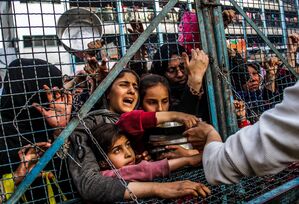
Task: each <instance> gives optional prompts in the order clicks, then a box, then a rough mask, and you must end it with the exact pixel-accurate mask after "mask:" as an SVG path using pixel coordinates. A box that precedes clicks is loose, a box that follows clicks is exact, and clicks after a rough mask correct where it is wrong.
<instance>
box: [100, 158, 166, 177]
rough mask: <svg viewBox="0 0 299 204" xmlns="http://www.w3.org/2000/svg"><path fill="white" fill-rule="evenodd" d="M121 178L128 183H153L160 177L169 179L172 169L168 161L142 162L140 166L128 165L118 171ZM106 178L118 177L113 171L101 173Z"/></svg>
mask: <svg viewBox="0 0 299 204" xmlns="http://www.w3.org/2000/svg"><path fill="white" fill-rule="evenodd" d="M118 171H119V173H120V175H121V177H122V178H123V179H124V180H126V181H152V180H153V179H154V178H158V177H168V176H169V174H170V168H169V165H168V160H167V159H163V160H160V161H154V162H152V161H150V162H149V161H145V160H144V161H142V162H140V163H139V164H135V165H128V166H124V167H122V168H120V169H118ZM100 173H101V174H102V175H103V176H106V177H116V175H115V173H114V171H113V170H106V171H101V172H100Z"/></svg>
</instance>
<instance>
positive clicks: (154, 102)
mask: <svg viewBox="0 0 299 204" xmlns="http://www.w3.org/2000/svg"><path fill="white" fill-rule="evenodd" d="M148 104H150V105H155V104H157V102H156V101H154V100H150V101H148Z"/></svg>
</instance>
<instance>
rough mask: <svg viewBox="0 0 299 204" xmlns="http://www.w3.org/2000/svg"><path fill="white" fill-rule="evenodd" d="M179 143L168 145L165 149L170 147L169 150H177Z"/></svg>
mask: <svg viewBox="0 0 299 204" xmlns="http://www.w3.org/2000/svg"><path fill="white" fill-rule="evenodd" d="M178 147H179V146H178V145H167V146H165V149H168V150H177V149H178Z"/></svg>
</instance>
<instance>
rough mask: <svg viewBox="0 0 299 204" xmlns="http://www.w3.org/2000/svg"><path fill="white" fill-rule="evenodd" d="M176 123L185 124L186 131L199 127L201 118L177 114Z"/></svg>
mask: <svg viewBox="0 0 299 204" xmlns="http://www.w3.org/2000/svg"><path fill="white" fill-rule="evenodd" d="M174 121H176V122H179V123H183V124H184V125H185V126H186V129H189V128H192V127H194V126H196V125H197V123H198V122H199V118H197V117H196V116H194V115H190V114H187V113H182V112H175V116H174Z"/></svg>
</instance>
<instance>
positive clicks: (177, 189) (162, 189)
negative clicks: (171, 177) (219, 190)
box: [156, 180, 211, 199]
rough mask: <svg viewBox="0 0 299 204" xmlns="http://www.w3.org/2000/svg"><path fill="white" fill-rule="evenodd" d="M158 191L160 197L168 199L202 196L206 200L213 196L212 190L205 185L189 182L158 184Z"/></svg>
mask: <svg viewBox="0 0 299 204" xmlns="http://www.w3.org/2000/svg"><path fill="white" fill-rule="evenodd" d="M156 191H157V196H158V197H160V198H166V199H171V198H179V197H184V196H194V197H198V196H201V197H203V198H205V197H207V196H208V195H210V194H211V190H210V189H209V188H208V187H206V186H205V185H204V184H202V183H197V182H192V181H188V180H185V181H175V182H170V183H158V187H157V188H156Z"/></svg>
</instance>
